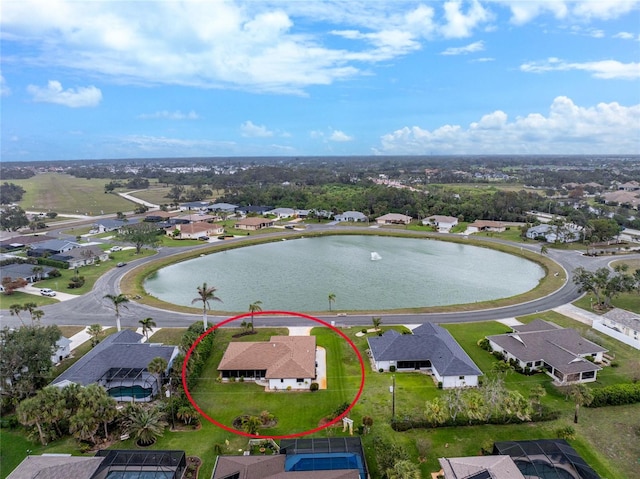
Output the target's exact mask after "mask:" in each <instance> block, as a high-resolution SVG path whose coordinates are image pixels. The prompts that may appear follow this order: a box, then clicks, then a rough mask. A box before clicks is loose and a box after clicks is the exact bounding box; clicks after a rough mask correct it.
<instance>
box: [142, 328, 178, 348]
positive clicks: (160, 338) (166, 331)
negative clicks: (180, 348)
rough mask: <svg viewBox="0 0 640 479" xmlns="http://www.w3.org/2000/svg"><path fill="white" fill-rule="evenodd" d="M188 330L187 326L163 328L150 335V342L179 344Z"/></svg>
mask: <svg viewBox="0 0 640 479" xmlns="http://www.w3.org/2000/svg"><path fill="white" fill-rule="evenodd" d="M186 330H187V328H162V329H161V330H160V331H158V332H156V333H153V334H152V335H151V336H149V342H150V343H162V344H173V345H178V344H180V340H181V339H182V335H183V334H184V333H185V332H186Z"/></svg>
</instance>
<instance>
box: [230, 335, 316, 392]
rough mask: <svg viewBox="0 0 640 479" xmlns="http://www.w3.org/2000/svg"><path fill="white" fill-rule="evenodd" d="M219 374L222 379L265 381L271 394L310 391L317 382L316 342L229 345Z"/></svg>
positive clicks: (287, 339) (281, 339)
mask: <svg viewBox="0 0 640 479" xmlns="http://www.w3.org/2000/svg"><path fill="white" fill-rule="evenodd" d="M218 371H219V372H220V374H221V376H222V378H223V379H229V378H240V377H242V378H244V379H245V380H251V381H260V380H264V381H267V382H268V388H269V389H271V390H282V389H298V390H309V388H310V386H311V383H312V382H313V380H314V379H315V378H316V338H315V336H272V337H271V339H270V340H269V342H264V341H262V342H230V343H229V345H228V346H227V349H226V351H225V352H224V355H223V356H222V360H221V361H220V364H219V365H218Z"/></svg>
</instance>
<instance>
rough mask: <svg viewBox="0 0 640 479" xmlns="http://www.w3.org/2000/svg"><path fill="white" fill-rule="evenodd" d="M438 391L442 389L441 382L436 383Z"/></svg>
mask: <svg viewBox="0 0 640 479" xmlns="http://www.w3.org/2000/svg"><path fill="white" fill-rule="evenodd" d="M438 389H442V381H438Z"/></svg>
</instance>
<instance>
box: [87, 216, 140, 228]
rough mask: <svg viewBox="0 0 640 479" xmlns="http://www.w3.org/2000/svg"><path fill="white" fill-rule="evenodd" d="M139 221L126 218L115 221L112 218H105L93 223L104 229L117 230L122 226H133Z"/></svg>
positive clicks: (138, 219)
mask: <svg viewBox="0 0 640 479" xmlns="http://www.w3.org/2000/svg"><path fill="white" fill-rule="evenodd" d="M139 221H140V218H127V219H126V220H115V219H112V218H105V219H102V220H99V221H96V222H95V223H93V224H94V225H100V226H102V227H103V228H105V229H118V228H121V227H122V226H127V225H130V224H135V223H138V222H139Z"/></svg>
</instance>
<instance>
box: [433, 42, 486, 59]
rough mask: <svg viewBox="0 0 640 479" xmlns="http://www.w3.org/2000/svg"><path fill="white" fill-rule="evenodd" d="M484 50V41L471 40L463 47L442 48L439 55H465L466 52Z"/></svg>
mask: <svg viewBox="0 0 640 479" xmlns="http://www.w3.org/2000/svg"><path fill="white" fill-rule="evenodd" d="M483 50H484V42H483V41H482V40H480V41H479V42H473V43H470V44H469V45H465V46H464V47H450V48H447V49H446V50H444V51H443V52H442V53H440V55H466V54H468V53H475V52H481V51H483Z"/></svg>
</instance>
